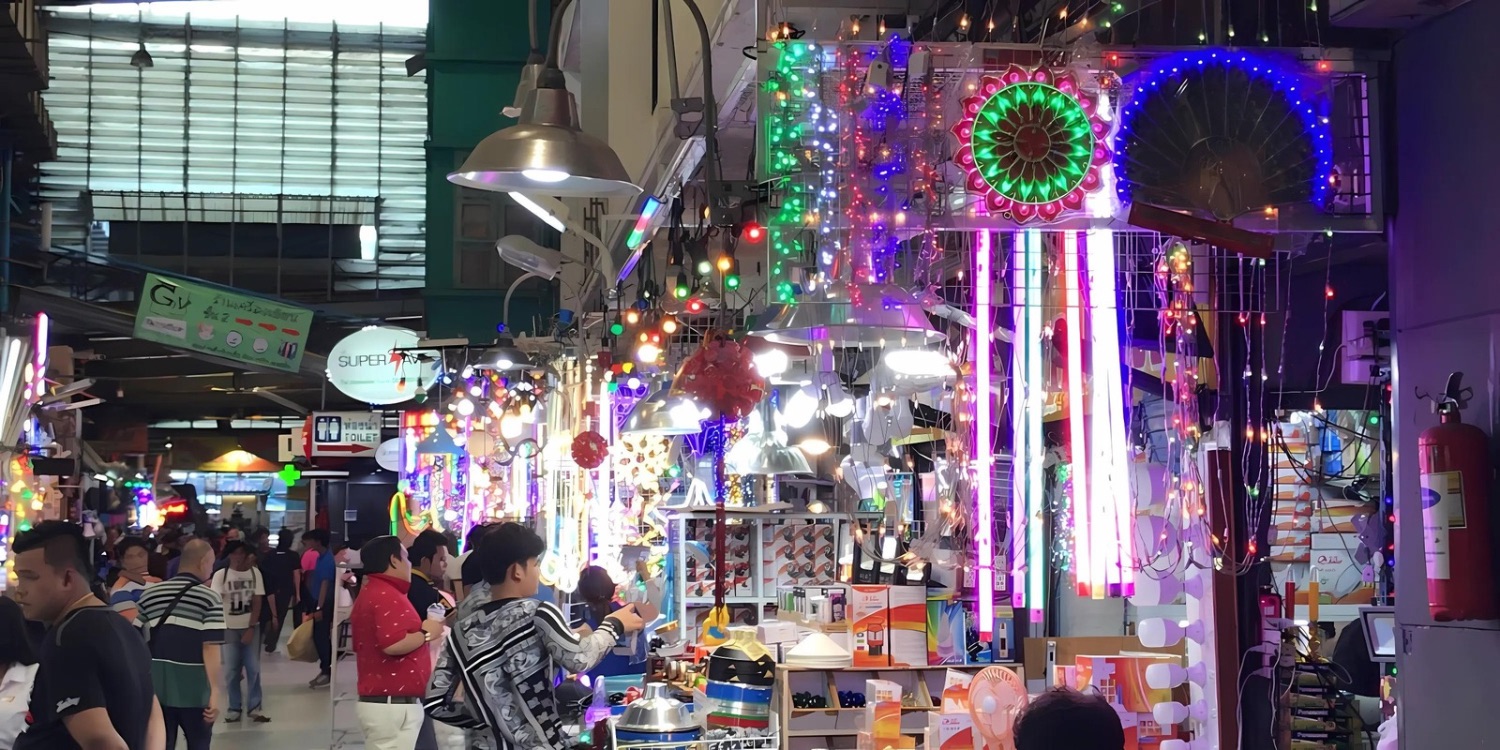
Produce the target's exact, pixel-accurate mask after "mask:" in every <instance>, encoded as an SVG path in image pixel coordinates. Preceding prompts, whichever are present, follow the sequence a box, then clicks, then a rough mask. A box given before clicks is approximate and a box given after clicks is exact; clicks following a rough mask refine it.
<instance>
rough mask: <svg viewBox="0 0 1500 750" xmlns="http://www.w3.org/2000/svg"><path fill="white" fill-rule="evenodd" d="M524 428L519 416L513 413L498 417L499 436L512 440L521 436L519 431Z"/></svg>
mask: <svg viewBox="0 0 1500 750" xmlns="http://www.w3.org/2000/svg"><path fill="white" fill-rule="evenodd" d="M525 428H526V425H525V423H523V422H522V421H521V418H520V417H518V416H516V415H514V414H506V415H505V416H503V417H501V418H500V436H501V437H503V438H505V439H507V440H514V439H515V438H518V437H520V436H521V431H522V430H524V429H525Z"/></svg>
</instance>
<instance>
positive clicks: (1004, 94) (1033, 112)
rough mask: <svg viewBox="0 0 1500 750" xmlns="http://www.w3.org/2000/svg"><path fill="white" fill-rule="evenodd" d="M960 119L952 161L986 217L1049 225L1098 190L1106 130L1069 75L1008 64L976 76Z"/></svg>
mask: <svg viewBox="0 0 1500 750" xmlns="http://www.w3.org/2000/svg"><path fill="white" fill-rule="evenodd" d="M963 113H964V116H963V119H962V120H961V121H960V122H959V124H958V125H956V126H954V128H953V133H954V135H956V136H958V140H959V150H958V153H957V154H956V155H955V156H954V159H955V160H956V161H957V162H958V164H959V166H961V167H963V168H964V170H965V171H967V172H968V181H967V186H968V189H969V191H970V192H973V193H976V194H978V195H981V196H983V198H984V205H985V208H987V209H988V210H989V211H990V212H991V213H999V214H1006V215H1009V216H1010V217H1011V218H1013V219H1014V220H1015V221H1017V222H1020V223H1026V222H1029V221H1033V220H1040V221H1052V220H1054V219H1056V218H1057V217H1058V216H1060V215H1061V214H1062V213H1063V211H1066V210H1075V209H1078V208H1081V207H1082V206H1083V197H1084V195H1085V194H1087V193H1091V192H1094V191H1095V190H1098V189H1099V186H1100V179H1099V167H1100V165H1102V164H1105V163H1106V162H1108V161H1109V158H1110V156H1109V148H1108V146H1107V145H1106V135H1107V134H1108V128H1107V126H1106V125H1105V123H1104V121H1103V120H1102V119H1100V117H1099V115H1098V112H1097V108H1096V106H1095V101H1094V99H1093V97H1091V96H1088V95H1085V94H1084V93H1083V92H1082V91H1081V90H1080V89H1079V86H1078V81H1077V80H1076V79H1075V78H1074V77H1073V74H1072V73H1067V72H1061V73H1059V72H1057V71H1053V70H1050V69H1047V68H1039V69H1036V70H1027V69H1025V68H1022V67H1020V66H1017V65H1012V66H1010V68H1008V69H1007V70H1006V71H1005V72H1004V73H1003V74H1001V75H1000V76H998V77H996V76H985V77H983V78H981V79H980V81H979V86H978V92H977V93H976V94H975V95H974V96H971V97H969V98H967V99H965V100H964V102H963Z"/></svg>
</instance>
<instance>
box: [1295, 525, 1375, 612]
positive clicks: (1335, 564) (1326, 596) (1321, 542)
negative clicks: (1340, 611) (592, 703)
mask: <svg viewBox="0 0 1500 750" xmlns="http://www.w3.org/2000/svg"><path fill="white" fill-rule="evenodd" d="M1358 551H1359V535H1358V534H1313V535H1312V560H1311V563H1312V568H1311V570H1312V572H1314V573H1316V574H1317V576H1318V594H1319V596H1318V598H1319V600H1320V602H1321V603H1323V604H1360V605H1365V604H1371V603H1373V602H1374V600H1375V583H1374V581H1373V580H1367V579H1366V577H1365V566H1364V565H1361V564H1360V563H1359V562H1358V561H1356V560H1355V559H1354V553H1356V552H1358ZM1305 591H1306V588H1305V587H1303V589H1302V590H1300V591H1299V592H1298V593H1299V594H1300V593H1304V592H1305ZM1302 598H1304V599H1305V594H1304V597H1302ZM1304 603H1305V602H1304Z"/></svg>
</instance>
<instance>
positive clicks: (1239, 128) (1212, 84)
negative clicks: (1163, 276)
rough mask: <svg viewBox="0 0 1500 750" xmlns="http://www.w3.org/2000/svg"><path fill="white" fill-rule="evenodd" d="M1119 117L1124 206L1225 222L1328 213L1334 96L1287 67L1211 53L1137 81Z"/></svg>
mask: <svg viewBox="0 0 1500 750" xmlns="http://www.w3.org/2000/svg"><path fill="white" fill-rule="evenodd" d="M1133 78H1135V80H1134V81H1133V82H1132V83H1133V84H1134V93H1133V94H1132V95H1131V97H1130V99H1129V100H1128V101H1127V102H1126V103H1125V105H1124V107H1123V108H1122V110H1121V112H1120V131H1119V135H1118V136H1117V138H1116V141H1115V144H1116V152H1115V176H1116V179H1117V182H1116V187H1117V189H1118V190H1119V193H1120V199H1121V200H1122V201H1140V202H1143V203H1149V204H1152V205H1157V206H1163V207H1167V208H1178V209H1189V210H1192V211H1195V212H1197V213H1199V214H1203V215H1207V216H1210V217H1212V218H1214V219H1218V220H1220V221H1228V220H1230V219H1233V218H1235V217H1236V216H1239V215H1241V214H1244V213H1246V212H1249V211H1254V210H1262V209H1265V208H1266V207H1268V206H1287V205H1293V204H1297V203H1308V202H1311V203H1313V204H1314V205H1316V206H1318V207H1320V208H1321V207H1322V206H1324V205H1326V203H1327V200H1328V196H1329V192H1330V184H1331V180H1332V171H1333V144H1332V141H1331V138H1330V136H1329V127H1328V122H1327V117H1326V113H1327V108H1328V102H1327V97H1326V96H1324V95H1323V94H1322V92H1319V91H1316V90H1315V88H1316V87H1315V86H1314V85H1310V84H1309V83H1308V81H1306V80H1305V79H1304V77H1303V76H1302V75H1301V74H1300V73H1299V72H1298V71H1295V70H1292V69H1290V68H1289V67H1288V66H1287V65H1286V64H1283V63H1281V62H1280V61H1277V60H1273V59H1270V58H1267V57H1264V56H1260V55H1254V54H1250V53H1244V52H1228V51H1224V50H1202V51H1194V52H1189V53H1183V54H1177V55H1171V56H1168V57H1164V58H1161V59H1159V60H1157V61H1155V62H1153V63H1152V65H1151V66H1150V67H1148V68H1146V69H1144V70H1142V71H1140V72H1138V73H1137V74H1136V75H1135V76H1133Z"/></svg>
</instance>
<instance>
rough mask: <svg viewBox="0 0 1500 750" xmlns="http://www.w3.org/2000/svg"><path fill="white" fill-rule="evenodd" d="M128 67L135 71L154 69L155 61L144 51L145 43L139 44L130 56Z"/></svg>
mask: <svg viewBox="0 0 1500 750" xmlns="http://www.w3.org/2000/svg"><path fill="white" fill-rule="evenodd" d="M130 67H132V68H135V69H136V70H145V69H146V68H154V67H156V61H155V60H153V59H151V53H150V52H147V51H146V43H145V42H141V44H140V46H139V47H137V48H136V50H135V54H133V55H131V56H130Z"/></svg>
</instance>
